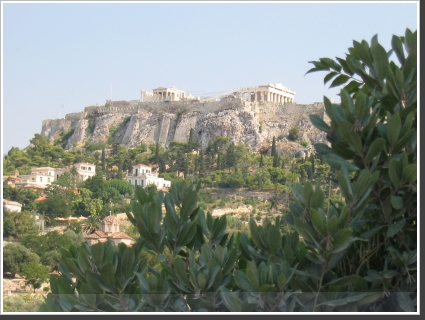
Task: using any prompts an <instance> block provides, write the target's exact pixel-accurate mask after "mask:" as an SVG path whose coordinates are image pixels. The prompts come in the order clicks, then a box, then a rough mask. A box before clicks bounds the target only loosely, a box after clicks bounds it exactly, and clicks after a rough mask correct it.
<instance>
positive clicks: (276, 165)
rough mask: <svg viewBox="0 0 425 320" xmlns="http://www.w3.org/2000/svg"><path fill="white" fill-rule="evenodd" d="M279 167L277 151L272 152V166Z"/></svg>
mask: <svg viewBox="0 0 425 320" xmlns="http://www.w3.org/2000/svg"><path fill="white" fill-rule="evenodd" d="M277 167H279V156H278V155H277V152H276V153H275V154H274V157H273V168H277Z"/></svg>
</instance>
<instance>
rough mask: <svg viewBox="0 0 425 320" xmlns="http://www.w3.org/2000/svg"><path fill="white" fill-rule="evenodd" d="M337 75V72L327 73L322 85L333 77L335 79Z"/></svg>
mask: <svg viewBox="0 0 425 320" xmlns="http://www.w3.org/2000/svg"><path fill="white" fill-rule="evenodd" d="M337 74H338V72H330V73H328V74H327V75H326V76H325V78H324V79H323V82H324V84H326V83H327V82H328V81H329V80H331V79H332V78H333V77H335V76H336V75H337Z"/></svg>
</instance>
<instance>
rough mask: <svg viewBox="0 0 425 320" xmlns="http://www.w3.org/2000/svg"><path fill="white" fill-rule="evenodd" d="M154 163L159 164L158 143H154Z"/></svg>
mask: <svg viewBox="0 0 425 320" xmlns="http://www.w3.org/2000/svg"><path fill="white" fill-rule="evenodd" d="M155 163H156V164H159V142H157V143H156V148H155Z"/></svg>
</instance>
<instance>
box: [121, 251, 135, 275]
mask: <svg viewBox="0 0 425 320" xmlns="http://www.w3.org/2000/svg"><path fill="white" fill-rule="evenodd" d="M134 261H135V256H134V251H133V249H132V248H127V249H125V251H124V254H123V255H122V257H121V270H122V272H123V275H124V277H126V278H130V277H133V265H134Z"/></svg>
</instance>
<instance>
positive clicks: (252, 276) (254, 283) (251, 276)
mask: <svg viewBox="0 0 425 320" xmlns="http://www.w3.org/2000/svg"><path fill="white" fill-rule="evenodd" d="M246 276H247V278H248V282H249V284H250V285H251V287H252V288H253V289H254V292H258V291H259V290H260V284H259V282H258V276H257V274H256V273H255V272H254V271H253V270H252V269H251V268H247V269H246Z"/></svg>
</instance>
